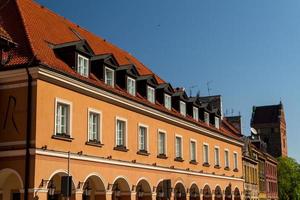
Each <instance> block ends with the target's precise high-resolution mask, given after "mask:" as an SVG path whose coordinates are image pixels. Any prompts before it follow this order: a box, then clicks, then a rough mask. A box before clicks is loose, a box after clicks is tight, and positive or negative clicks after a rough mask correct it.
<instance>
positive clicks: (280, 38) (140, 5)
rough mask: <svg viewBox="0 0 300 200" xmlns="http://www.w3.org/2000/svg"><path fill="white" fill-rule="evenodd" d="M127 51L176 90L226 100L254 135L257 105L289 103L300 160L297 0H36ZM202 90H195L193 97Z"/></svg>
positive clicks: (294, 151)
mask: <svg viewBox="0 0 300 200" xmlns="http://www.w3.org/2000/svg"><path fill="white" fill-rule="evenodd" d="M38 2H39V3H41V4H42V5H44V6H46V7H48V8H50V9H51V10H54V11H55V12H57V13H59V14H60V15H62V16H64V17H66V18H68V19H70V20H71V21H73V22H75V23H77V24H79V25H80V26H82V27H84V28H86V29H88V30H90V31H91V32H93V33H95V34H97V35H99V36H102V37H103V38H105V39H107V40H108V41H110V42H112V43H114V44H116V45H117V46H119V47H121V48H122V49H124V50H127V51H128V52H130V53H131V54H133V55H134V56H135V57H137V58H138V59H139V60H140V61H141V62H143V63H144V64H145V65H146V66H148V67H149V68H150V69H151V70H153V71H154V72H155V73H157V74H158V75H159V76H160V77H162V78H163V79H164V80H165V81H167V82H170V83H171V84H172V85H173V86H174V87H177V86H183V87H185V88H186V89H188V88H189V87H191V86H194V85H197V86H198V89H199V90H200V93H201V95H207V94H208V91H207V85H206V83H207V82H208V81H210V88H211V94H213V95H214V94H221V95H222V96H223V107H224V111H226V109H228V110H230V112H231V109H233V110H234V114H238V113H239V112H240V113H241V115H242V116H243V126H244V133H245V134H248V133H249V126H250V125H249V123H250V117H251V111H252V106H253V105H266V104H277V103H279V101H280V99H281V100H282V101H283V104H284V108H285V112H286V121H287V131H288V148H289V149H288V150H289V156H291V157H294V158H296V159H297V160H298V161H300V154H299V152H300V145H299V144H298V141H300V140H299V139H300V136H299V135H300V133H299V127H300V119H299V118H300V117H299V116H300V106H299V103H300V89H299V86H300V79H299V75H300V12H299V11H300V1H299V0H289V1H285V0H244V1H241V0H226V1H217V0H189V1H182V0H181V1H179V0H178V1H174V0H163V1H162V0H151V1H146V0H144V1H142V0H130V1H124V0H109V1H99V0H88V1H82V0H72V1H71V0H60V1H52V0H38ZM198 89H196V88H195V89H194V90H193V91H194V94H195V93H196V92H197V90H198Z"/></svg>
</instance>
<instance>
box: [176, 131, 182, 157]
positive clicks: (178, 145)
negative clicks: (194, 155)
mask: <svg viewBox="0 0 300 200" xmlns="http://www.w3.org/2000/svg"><path fill="white" fill-rule="evenodd" d="M175 154H176V155H175V157H176V158H182V137H180V136H176V137H175Z"/></svg>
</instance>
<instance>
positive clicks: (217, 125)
mask: <svg viewBox="0 0 300 200" xmlns="http://www.w3.org/2000/svg"><path fill="white" fill-rule="evenodd" d="M215 127H216V128H217V129H219V128H220V119H219V117H215Z"/></svg>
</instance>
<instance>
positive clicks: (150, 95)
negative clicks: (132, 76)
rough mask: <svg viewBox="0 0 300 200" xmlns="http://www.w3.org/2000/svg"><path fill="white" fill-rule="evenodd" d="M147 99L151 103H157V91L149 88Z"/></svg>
mask: <svg viewBox="0 0 300 200" xmlns="http://www.w3.org/2000/svg"><path fill="white" fill-rule="evenodd" d="M147 99H148V101H150V102H151V103H155V90H154V88H153V87H150V86H147Z"/></svg>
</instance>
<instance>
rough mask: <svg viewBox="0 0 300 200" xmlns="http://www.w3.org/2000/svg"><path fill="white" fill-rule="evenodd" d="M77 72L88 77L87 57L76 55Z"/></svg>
mask: <svg viewBox="0 0 300 200" xmlns="http://www.w3.org/2000/svg"><path fill="white" fill-rule="evenodd" d="M77 72H78V73H79V74H80V75H81V76H85V77H88V76H89V59H88V58H86V57H84V56H82V55H78V61H77Z"/></svg>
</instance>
